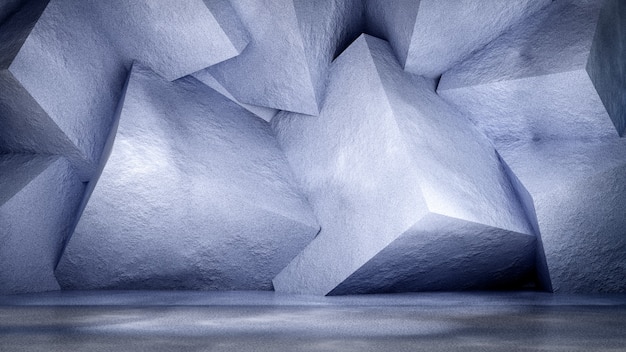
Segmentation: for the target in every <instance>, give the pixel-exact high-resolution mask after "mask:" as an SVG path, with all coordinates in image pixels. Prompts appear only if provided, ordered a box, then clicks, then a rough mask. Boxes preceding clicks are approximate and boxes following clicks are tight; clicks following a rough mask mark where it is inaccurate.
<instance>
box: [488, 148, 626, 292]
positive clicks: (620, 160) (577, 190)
mask: <svg viewBox="0 0 626 352" xmlns="http://www.w3.org/2000/svg"><path fill="white" fill-rule="evenodd" d="M500 152H501V153H502V156H503V157H504V158H505V159H506V160H507V162H508V163H509V165H510V167H511V169H512V170H513V171H514V172H515V173H516V174H517V175H518V176H519V178H520V179H521V180H522V182H524V184H525V185H526V187H527V188H528V191H529V192H530V194H531V195H532V197H533V199H534V204H535V209H536V212H537V218H538V223H539V228H540V230H541V235H542V239H543V245H544V249H545V255H546V260H547V265H548V268H549V272H550V277H551V279H552V285H553V288H554V291H555V292H562V293H574V292H578V293H592V292H624V290H626V277H625V273H626V254H625V253H626V230H625V229H626V202H625V199H626V186H625V185H626V161H625V160H624V157H623V156H624V155H626V141H624V140H623V139H619V138H617V137H616V136H613V137H612V138H607V139H602V140H587V141H580V140H572V141H539V142H534V143H528V144H521V145H512V146H509V147H508V148H501V150H500Z"/></svg>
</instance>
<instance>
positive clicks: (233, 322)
mask: <svg viewBox="0 0 626 352" xmlns="http://www.w3.org/2000/svg"><path fill="white" fill-rule="evenodd" d="M0 351H2V352H4V351H626V295H595V296H575V295H552V294H545V293H495V294H494V293H424V294H400V295H373V296H354V297H307V296H288V295H279V294H274V293H271V292H216V293H206V292H181V291H178V292H176V291H175V292H161V291H147V292H136V291H130V292H121V291H94V292H60V293H58V292H57V293H44V294H30V295H19V296H0Z"/></svg>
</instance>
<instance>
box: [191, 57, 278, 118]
mask: <svg viewBox="0 0 626 352" xmlns="http://www.w3.org/2000/svg"><path fill="white" fill-rule="evenodd" d="M192 76H193V77H194V78H195V79H197V80H199V81H200V82H202V83H204V84H206V85H207V86H209V87H211V88H213V89H214V90H216V91H217V92H218V93H220V94H222V95H223V96H225V97H226V98H228V99H230V100H232V101H233V102H235V103H237V104H239V105H241V107H242V108H244V109H246V110H248V111H250V112H251V113H253V114H255V115H256V116H258V117H260V118H261V119H263V120H265V121H267V122H270V121H271V120H272V118H273V117H274V116H276V114H277V113H278V110H276V109H272V108H266V107H263V106H256V105H250V104H246V103H242V102H240V101H238V100H237V98H235V97H234V96H233V95H232V94H230V92H229V91H228V90H226V88H224V86H223V85H221V84H220V82H218V81H217V80H216V79H215V77H213V75H211V73H210V72H209V70H206V69H205V70H200V71H198V72H195V73H194V74H192Z"/></svg>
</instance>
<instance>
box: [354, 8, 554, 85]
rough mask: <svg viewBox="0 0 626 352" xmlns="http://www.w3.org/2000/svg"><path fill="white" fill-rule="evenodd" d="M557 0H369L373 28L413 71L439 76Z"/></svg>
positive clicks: (369, 12) (370, 27) (369, 25)
mask: <svg viewBox="0 0 626 352" xmlns="http://www.w3.org/2000/svg"><path fill="white" fill-rule="evenodd" d="M550 2H551V0H520V1H500V0H487V1H485V0H462V1H439V0H421V1H420V0H399V1H386V0H368V1H367V11H366V13H367V23H368V32H369V33H370V34H373V35H376V36H380V37H381V38H384V39H387V40H389V42H390V43H391V46H392V47H393V48H394V51H395V53H396V56H397V57H398V59H399V61H400V63H401V64H402V66H403V67H404V68H405V69H406V70H407V71H409V72H412V73H415V74H419V75H423V76H427V77H437V76H439V75H441V74H442V73H443V72H445V71H446V70H448V69H449V68H451V67H452V66H453V65H454V64H456V63H458V62H459V61H461V60H463V59H465V58H466V57H467V56H468V55H469V54H471V53H472V52H473V51H475V50H478V49H480V48H481V47H483V46H484V45H486V44H488V43H489V42H490V41H492V40H493V39H495V38H496V37H497V36H498V35H499V34H501V33H502V32H504V31H505V30H507V29H508V28H510V27H511V26H512V25H514V24H516V23H518V22H520V21H521V20H523V19H526V18H527V17H530V16H533V15H534V14H535V13H536V12H537V11H539V10H541V9H542V8H544V7H545V6H546V5H548V4H549V3H550Z"/></svg>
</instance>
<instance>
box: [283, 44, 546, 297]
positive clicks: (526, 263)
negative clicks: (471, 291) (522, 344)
mask: <svg viewBox="0 0 626 352" xmlns="http://www.w3.org/2000/svg"><path fill="white" fill-rule="evenodd" d="M432 87H433V82H432V81H428V80H425V79H422V78H418V77H416V76H412V75H410V74H406V73H404V72H403V70H402V68H401V67H400V65H399V64H398V62H397V61H396V59H395V57H394V54H393V52H392V51H391V47H390V46H389V45H388V44H387V43H386V42H384V41H382V40H380V39H376V38H374V37H370V36H367V35H363V36H361V37H359V39H357V40H356V41H355V42H354V43H353V44H352V45H351V46H350V47H349V48H348V49H347V50H346V51H345V52H344V53H343V54H341V56H340V57H339V58H338V59H337V60H336V61H335V62H334V64H333V67H332V69H331V73H330V78H329V81H328V92H327V96H326V99H325V104H324V106H323V107H322V111H321V113H320V116H319V117H309V118H307V117H304V116H301V115H298V114H295V113H288V112H280V113H279V114H278V115H277V116H276V117H275V118H274V119H273V120H272V124H273V126H274V130H275V132H276V135H277V137H278V139H279V141H280V143H281V146H282V148H283V150H284V151H285V153H286V154H287V158H288V160H289V162H290V164H291V166H292V168H293V169H294V172H295V174H296V175H297V177H298V179H299V180H300V183H301V185H302V187H303V189H304V190H305V193H306V194H307V197H308V199H309V200H310V201H311V203H312V205H313V208H314V210H315V213H316V215H317V217H318V220H319V222H320V225H321V228H322V230H321V232H320V234H319V235H318V236H317V237H316V238H315V239H314V240H313V241H312V242H311V244H310V245H309V246H307V248H305V249H304V250H303V251H302V252H301V253H300V254H299V255H298V256H297V257H296V258H295V259H294V260H293V261H292V262H291V263H290V264H289V265H288V266H287V267H286V268H285V269H284V270H283V271H282V272H281V273H280V274H279V275H277V276H276V278H274V287H275V289H276V290H278V291H287V292H298V293H314V294H337V293H341V294H344V293H359V292H380V291H387V290H399V291H410V290H434V289H457V288H486V287H487V286H488V287H509V286H511V285H512V286H514V285H516V284H518V285H519V284H520V283H522V282H524V283H525V282H526V279H531V281H532V280H533V279H534V278H532V277H533V276H536V275H537V274H538V273H537V272H536V268H537V267H541V268H543V266H542V263H538V264H537V262H541V260H542V258H541V255H540V254H538V252H537V250H536V248H537V245H538V234H536V231H535V230H534V229H533V226H532V220H533V219H532V218H531V216H534V215H533V214H531V212H530V211H529V209H526V206H525V205H524V204H522V203H521V202H520V201H519V199H520V198H521V197H522V195H521V194H520V192H522V191H524V190H523V189H522V188H521V184H519V182H516V180H511V178H510V176H509V174H510V173H509V172H508V171H507V168H506V166H505V165H504V164H502V163H501V161H500V158H499V156H498V155H497V153H496V151H495V150H494V148H493V146H492V145H491V143H490V142H489V141H488V140H487V139H486V138H485V137H484V136H483V135H482V134H480V133H479V132H478V131H477V130H476V129H475V128H474V127H473V126H472V124H471V123H470V121H469V120H468V119H467V118H466V117H465V116H463V115H461V114H460V113H459V112H458V111H457V110H455V109H453V108H452V107H450V106H449V105H448V104H446V103H445V102H443V100H441V99H440V98H439V97H438V96H437V95H436V94H435V93H434V91H433V88H432ZM461 146H462V147H461ZM524 192H525V191H524ZM461 239H462V240H461ZM486 253H488V255H486ZM448 255H451V257H446V256H448ZM418 263H419V264H418ZM415 265H423V266H424V268H435V267H436V268H437V270H435V271H433V272H431V273H428V272H425V273H424V272H420V271H414V270H411V269H413V268H415ZM542 270H543V269H542ZM394 273H395V274H394ZM540 274H543V273H540ZM540 276H541V277H546V275H540ZM368 277H376V278H377V280H378V279H380V280H378V281H377V282H374V280H370V279H367V278H368ZM541 284H542V285H545V286H548V287H549V282H542V283H541Z"/></svg>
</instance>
